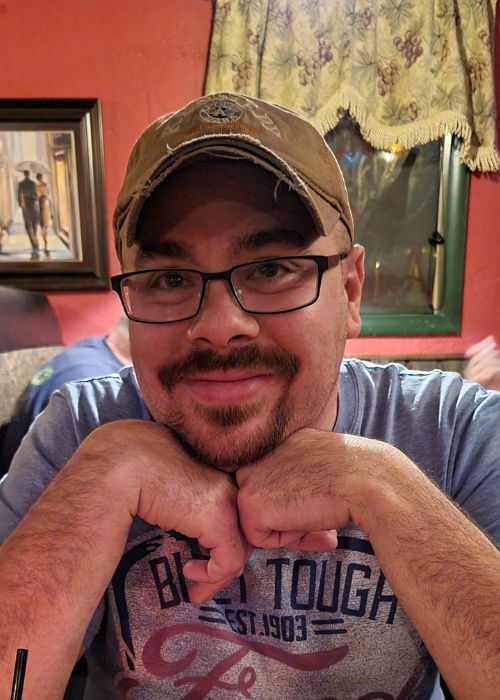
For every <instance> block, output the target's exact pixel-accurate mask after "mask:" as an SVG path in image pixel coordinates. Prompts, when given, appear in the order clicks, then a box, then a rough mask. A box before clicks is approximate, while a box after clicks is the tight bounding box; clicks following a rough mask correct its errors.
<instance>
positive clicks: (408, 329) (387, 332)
mask: <svg viewBox="0 0 500 700" xmlns="http://www.w3.org/2000/svg"><path fill="white" fill-rule="evenodd" d="M334 135H335V131H333V132H330V134H327V136H326V139H327V142H329V144H330V146H331V147H332V150H333V151H334V152H335V144H334V143H333V139H332V138H331V137H332V136H333V137H334ZM459 148H460V139H459V138H458V137H456V136H452V135H446V136H444V137H443V138H442V140H441V142H440V162H439V169H437V168H436V177H437V180H438V181H437V182H436V183H435V185H436V187H438V202H439V205H438V207H437V215H436V219H437V220H436V226H435V233H434V236H435V238H434V240H435V241H437V242H436V243H435V247H434V253H433V256H434V260H433V263H434V265H433V268H434V271H433V278H432V294H430V292H429V309H428V311H426V312H425V313H424V312H409V311H405V310H402V311H400V310H398V309H397V308H395V310H394V312H390V311H387V309H384V310H383V311H381V312H380V313H379V312H378V311H376V310H375V311H374V310H373V308H372V309H371V310H370V312H369V313H366V312H365V311H364V309H363V304H362V306H361V316H362V330H361V336H406V335H414V336H419V335H429V336H432V335H458V334H459V333H460V326H461V314H462V297H463V279H464V264H465V240H466V229H467V210H468V192H469V183H470V173H469V169H468V168H467V167H466V166H465V165H464V164H463V163H462V162H461V161H460V158H459ZM365 150H366V149H365ZM373 153H374V154H376V153H377V152H376V151H373ZM339 162H340V166H341V168H342V167H343V166H342V159H341V158H339ZM346 181H347V187H348V190H349V179H348V178H347V177H346ZM349 195H350V197H351V198H352V192H349ZM387 214H388V216H390V210H388V212H387ZM355 226H356V221H355ZM356 235H357V236H358V234H356ZM359 237H360V238H362V232H361V234H360V236H359ZM362 242H363V241H362ZM363 243H364V242H363ZM429 255H430V253H429ZM395 306H396V305H395Z"/></svg>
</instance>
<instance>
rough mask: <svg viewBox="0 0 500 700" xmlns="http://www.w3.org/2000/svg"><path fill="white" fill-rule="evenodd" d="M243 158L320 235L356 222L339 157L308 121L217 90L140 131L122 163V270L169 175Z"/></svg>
mask: <svg viewBox="0 0 500 700" xmlns="http://www.w3.org/2000/svg"><path fill="white" fill-rule="evenodd" d="M202 155H203V156H215V157H228V156H229V157H231V156H233V157H234V156H236V157H240V158H241V157H244V158H247V159H248V160H250V161H252V162H253V163H255V164H257V165H259V166H261V167H263V168H265V169H266V170H268V171H270V172H272V173H274V175H275V176H276V177H277V178H278V179H279V180H281V181H283V182H285V183H287V184H288V186H289V187H290V188H291V189H293V190H294V191H296V192H297V194H298V195H299V196H300V197H301V198H302V199H303V201H304V203H305V205H306V207H307V209H308V210H309V212H310V214H311V216H312V218H313V220H314V222H315V224H316V226H317V228H318V231H319V233H321V234H322V235H324V236H329V235H332V233H333V229H334V227H335V224H336V223H337V222H338V221H339V220H341V221H342V222H343V223H344V224H345V226H346V228H347V230H348V232H349V235H350V237H351V240H352V238H353V234H354V226H353V221H352V214H351V209H350V206H349V200H348V196H347V190H346V187H345V183H344V178H343V175H342V172H341V170H340V167H339V164H338V162H337V159H336V158H335V156H334V154H333V152H332V151H331V150H330V148H329V147H328V145H327V143H326V142H325V140H324V138H323V137H322V135H321V134H320V133H319V131H318V130H317V129H316V128H315V127H314V126H313V125H312V124H311V123H310V122H308V121H307V120H306V119H303V118H302V117H300V116H299V115H298V114H295V113H294V112H292V111H290V110H288V109H286V108H284V107H281V106H279V105H276V104H270V103H268V102H265V101H263V100H259V99H256V98H254V97H247V96H246V95H241V94H236V93H234V94H233V93H229V92H222V93H216V94H212V95H206V96H204V97H200V98H198V99H196V100H194V101H192V102H190V103H189V104H187V105H186V106H185V107H183V108H182V109H180V110H179V111H178V112H173V113H170V114H166V115H164V116H162V117H160V118H159V119H157V120H156V121H154V122H153V123H152V124H151V125H150V126H148V127H147V128H146V130H145V131H144V132H143V133H142V134H141V135H140V137H139V139H138V141H137V142H136V144H135V146H134V148H133V149H132V153H131V154H130V159H129V162H128V165H127V170H126V173H125V178H124V181H123V184H122V187H121V190H120V193H119V195H118V200H117V205H116V209H115V212H114V215H113V229H114V233H115V245H116V251H117V254H118V257H119V259H120V261H121V263H122V267H123V268H124V269H126V268H129V267H130V266H131V265H132V260H133V257H135V252H136V251H135V248H136V246H135V243H136V227H137V221H138V218H139V214H140V211H141V208H142V206H143V204H144V202H145V200H146V199H147V198H148V197H149V196H151V194H152V192H153V191H154V190H155V188H156V187H157V186H158V185H159V184H160V183H161V182H163V181H164V180H165V179H166V178H167V177H168V175H169V174H170V173H172V172H173V171H174V170H175V169H176V168H178V167H179V166H181V165H183V164H184V165H185V164H186V162H187V161H188V160H189V159H192V158H194V157H195V156H202Z"/></svg>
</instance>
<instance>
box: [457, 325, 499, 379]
mask: <svg viewBox="0 0 500 700" xmlns="http://www.w3.org/2000/svg"><path fill="white" fill-rule="evenodd" d="M465 357H466V358H467V359H468V362H467V365H466V366H465V369H464V377H465V379H468V380H469V381H471V382H477V383H478V384H482V386H484V387H485V389H494V390H495V391H500V349H499V348H498V346H497V343H496V341H495V338H494V337H493V336H492V335H489V336H488V337H487V338H484V339H483V340H481V341H480V342H479V343H474V345H471V346H469V347H468V348H467V350H466V351H465Z"/></svg>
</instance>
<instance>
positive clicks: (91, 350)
mask: <svg viewBox="0 0 500 700" xmlns="http://www.w3.org/2000/svg"><path fill="white" fill-rule="evenodd" d="M130 363H131V358H130V343H129V333H128V318H127V317H126V316H121V317H120V319H119V320H118V321H117V323H115V324H114V326H113V327H112V328H111V330H110V332H109V334H108V335H105V336H94V337H89V338H84V339H83V340H80V341H79V342H77V343H75V344H74V345H71V346H69V347H68V348H66V349H65V350H63V351H62V352H61V353H59V354H58V355H56V356H55V357H53V358H52V359H51V360H50V361H49V362H47V363H46V364H45V365H43V367H41V368H40V369H39V370H38V371H37V372H36V373H35V375H34V376H33V378H32V379H31V381H30V383H29V384H28V386H27V387H26V389H25V390H24V391H23V393H22V394H21V396H20V397H19V399H18V401H17V403H16V407H15V409H14V413H13V416H12V418H11V419H10V421H9V424H8V426H7V427H6V429H5V434H4V435H3V436H2V450H1V452H0V474H4V473H5V472H6V471H7V470H8V468H9V465H10V462H11V460H12V457H13V456H14V453H15V452H16V450H17V448H18V447H19V445H20V444H21V440H22V439H23V437H24V435H25V434H26V433H27V432H28V429H29V427H30V425H31V423H32V422H33V421H34V420H35V418H36V417H37V415H38V414H39V413H41V412H42V411H43V409H44V408H45V407H46V405H47V404H48V402H49V399H50V397H51V395H52V394H53V392H54V391H56V389H59V388H60V387H61V386H62V385H63V384H65V383H66V382H71V381H74V380H75V379H84V378H85V377H99V376H102V375H105V374H111V373H114V372H118V370H120V369H121V368H122V367H123V366H124V365H128V364H130Z"/></svg>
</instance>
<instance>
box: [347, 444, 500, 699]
mask: <svg viewBox="0 0 500 700" xmlns="http://www.w3.org/2000/svg"><path fill="white" fill-rule="evenodd" d="M385 469H386V474H387V479H386V480H385V482H382V483H381V482H378V483H377V484H376V485H375V486H368V489H372V492H371V493H369V492H368V491H367V498H368V500H369V502H370V507H369V508H366V509H364V511H363V515H361V516H360V520H361V523H362V526H363V528H364V529H365V530H366V531H367V533H368V535H369V537H370V541H371V543H372V545H373V547H374V550H375V553H376V555H377V558H378V559H379V561H380V564H381V567H382V569H383V570H384V573H385V575H386V577H387V579H388V581H389V582H390V583H391V586H392V588H393V590H394V592H395V593H396V595H397V596H398V598H399V600H400V602H401V605H402V606H403V608H404V609H405V611H406V613H407V614H408V616H409V617H410V618H411V620H412V622H413V624H414V625H415V627H416V629H417V631H418V632H419V634H420V636H421V638H422V639H423V641H424V642H425V644H426V646H427V648H428V650H429V652H430V653H431V655H432V656H433V658H434V660H435V661H436V664H437V665H438V667H439V669H440V671H441V673H442V674H443V676H444V678H445V679H446V681H447V683H448V685H449V687H450V689H451V690H452V692H453V694H454V697H455V698H456V700H476V699H479V698H481V700H490V699H491V700H494V698H497V697H498V688H499V686H500V606H499V604H498V595H497V590H498V584H499V582H500V553H499V552H498V551H497V549H496V548H495V546H494V545H493V544H492V543H491V542H490V541H489V540H488V538H487V537H486V536H485V535H484V534H483V533H482V532H481V531H480V530H479V529H478V528H477V527H476V526H475V525H474V524H473V523H471V522H470V521H469V520H468V518H467V517H466V516H465V515H464V514H463V513H462V512H460V510H459V509H458V508H456V507H455V506H454V505H453V504H452V503H451V502H450V501H449V500H448V499H447V498H446V497H445V496H444V495H443V494H442V493H441V492H440V491H439V489H438V488H437V487H436V486H434V484H432V483H431V482H430V481H429V480H428V479H427V478H426V477H425V476H424V475H423V474H421V473H420V472H419V470H418V469H416V468H415V466H414V465H413V464H412V463H411V462H410V461H409V460H407V458H406V457H404V456H403V455H402V454H401V453H398V452H397V451H394V453H392V454H391V455H390V458H389V459H388V461H387V462H386V465H385Z"/></svg>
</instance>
